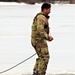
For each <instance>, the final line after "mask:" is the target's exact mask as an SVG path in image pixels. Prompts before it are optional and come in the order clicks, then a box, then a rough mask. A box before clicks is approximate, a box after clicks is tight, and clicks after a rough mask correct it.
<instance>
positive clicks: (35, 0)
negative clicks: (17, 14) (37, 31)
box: [0, 0, 75, 4]
mask: <svg viewBox="0 0 75 75" xmlns="http://www.w3.org/2000/svg"><path fill="white" fill-rule="evenodd" d="M57 1H59V2H60V3H61V2H62V1H63V2H65V1H66V2H69V3H70V4H75V0H0V2H19V3H20V2H25V3H30V4H35V3H41V2H50V3H56V2H57Z"/></svg>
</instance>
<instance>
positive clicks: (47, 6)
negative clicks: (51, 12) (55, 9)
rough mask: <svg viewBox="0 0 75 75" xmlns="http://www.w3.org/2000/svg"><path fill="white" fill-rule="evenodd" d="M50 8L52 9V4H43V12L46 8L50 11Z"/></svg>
mask: <svg viewBox="0 0 75 75" xmlns="http://www.w3.org/2000/svg"><path fill="white" fill-rule="evenodd" d="M50 7H51V4H49V3H43V4H42V6H41V11H43V10H44V8H46V9H48V8H50Z"/></svg>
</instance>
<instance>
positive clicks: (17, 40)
mask: <svg viewBox="0 0 75 75" xmlns="http://www.w3.org/2000/svg"><path fill="white" fill-rule="evenodd" d="M40 7H41V4H35V5H29V4H25V3H15V2H13V3H12V2H11V3H8V2H6V3H3V2H1V3H0V72H1V71H4V70H6V69H8V68H10V67H12V66H14V65H16V64H17V63H19V62H21V61H23V60H24V59H26V58H28V57H30V56H31V55H33V54H34V53H35V51H34V49H33V47H32V46H31V42H30V38H31V25H32V21H33V18H34V16H35V15H36V14H37V13H38V12H40ZM49 23H50V28H51V35H52V36H53V37H54V40H53V41H52V42H50V43H49V42H48V45H49V52H50V56H51V58H50V62H49V64H48V69H47V73H54V74H55V73H75V64H74V63H75V50H74V49H75V46H74V45H75V5H74V4H73V5H71V4H55V5H54V4H52V9H51V14H50V20H49ZM36 58H37V55H36V56H34V57H33V58H31V59H30V60H28V61H26V62H24V63H23V64H21V65H19V66H17V67H16V68H14V69H12V70H10V71H8V72H6V73H4V74H3V75H8V74H9V75H22V74H29V73H31V74H32V70H33V67H34V64H35V60H36Z"/></svg>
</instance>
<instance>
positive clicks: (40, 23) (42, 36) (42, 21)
mask: <svg viewBox="0 0 75 75" xmlns="http://www.w3.org/2000/svg"><path fill="white" fill-rule="evenodd" d="M48 18H49V16H45V15H44V14H43V12H40V13H38V14H37V15H36V16H35V18H34V20H33V24H32V33H31V38H32V39H34V40H37V41H43V40H49V39H50V38H49V23H48Z"/></svg>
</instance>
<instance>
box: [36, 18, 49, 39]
mask: <svg viewBox="0 0 75 75" xmlns="http://www.w3.org/2000/svg"><path fill="white" fill-rule="evenodd" d="M44 25H45V21H44V20H43V19H41V18H40V19H37V31H38V32H39V34H40V37H41V38H44V39H46V40H49V39H50V38H49V34H47V33H46V32H45V30H44Z"/></svg>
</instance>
